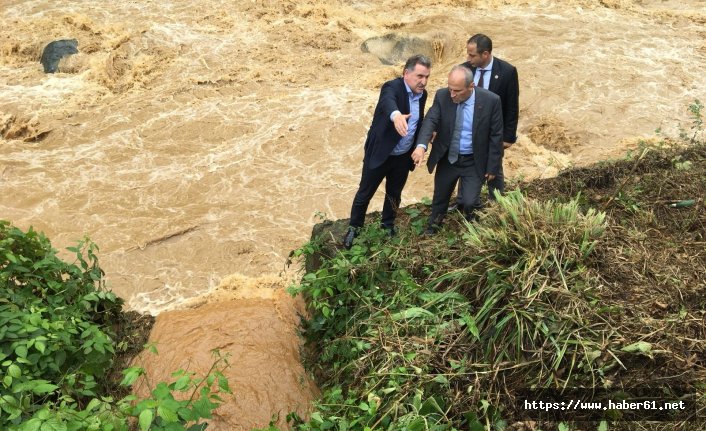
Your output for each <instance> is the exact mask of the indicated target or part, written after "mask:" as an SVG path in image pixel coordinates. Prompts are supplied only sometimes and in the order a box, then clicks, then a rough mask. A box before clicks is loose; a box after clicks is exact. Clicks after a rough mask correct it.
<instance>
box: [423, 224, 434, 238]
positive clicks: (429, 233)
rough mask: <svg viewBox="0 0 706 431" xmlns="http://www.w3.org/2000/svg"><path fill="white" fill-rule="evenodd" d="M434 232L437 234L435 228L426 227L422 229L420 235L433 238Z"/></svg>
mask: <svg viewBox="0 0 706 431" xmlns="http://www.w3.org/2000/svg"><path fill="white" fill-rule="evenodd" d="M436 232H437V228H435V227H434V226H427V228H426V229H424V233H423V234H422V235H424V236H434V235H436Z"/></svg>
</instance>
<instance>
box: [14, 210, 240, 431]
mask: <svg viewBox="0 0 706 431" xmlns="http://www.w3.org/2000/svg"><path fill="white" fill-rule="evenodd" d="M68 250H69V251H71V252H73V253H74V254H75V260H74V262H73V263H67V262H64V261H63V260H61V259H60V258H59V257H58V256H57V253H56V250H54V249H53V248H52V247H51V244H50V242H49V240H48V239H47V238H46V237H45V236H44V235H43V234H41V233H38V232H35V231H34V230H32V229H31V228H30V229H29V231H27V232H23V231H21V230H20V229H17V228H15V227H13V226H11V225H10V223H8V222H6V221H2V220H0V375H2V376H3V377H2V382H1V384H0V413H1V414H0V429H3V430H8V431H16V430H19V431H37V430H42V431H44V430H58V431H64V430H76V431H78V430H105V431H110V430H127V429H128V425H129V423H130V421H131V419H130V418H133V419H132V420H133V421H135V422H137V423H138V425H139V427H140V429H142V430H143V431H144V430H147V429H155V430H157V429H158V430H185V429H187V428H186V427H187V426H188V427H189V428H188V429H189V430H203V429H205V427H206V425H205V423H202V422H201V421H200V419H202V418H210V412H211V410H213V409H214V408H216V407H217V406H218V403H219V401H220V398H219V396H218V394H219V393H230V390H229V388H228V384H227V381H226V380H225V378H224V377H223V375H222V373H221V372H220V368H219V367H220V365H221V364H222V361H223V360H222V359H220V358H219V359H217V360H216V361H215V362H214V365H213V367H212V369H211V371H210V372H209V374H208V375H207V376H206V377H205V378H196V377H195V376H193V375H192V374H190V373H187V372H185V371H183V370H180V371H178V372H177V373H176V374H175V377H176V378H177V380H176V381H175V382H173V383H171V384H166V383H164V382H161V383H159V384H158V385H157V386H156V388H155V389H154V390H153V391H152V398H149V399H146V400H137V399H136V398H135V397H134V396H128V397H126V398H123V399H121V400H119V401H115V400H114V399H113V398H112V397H110V396H109V394H107V393H106V390H105V387H104V385H103V384H102V383H104V380H105V375H106V372H107V370H108V369H109V367H110V366H111V365H112V362H113V360H114V357H115V353H116V352H115V346H116V344H117V343H116V342H117V341H119V340H115V332H114V331H113V329H112V322H114V321H116V320H117V319H116V318H117V317H118V316H119V315H120V313H121V307H122V300H121V299H120V298H117V297H116V296H115V295H114V294H113V293H112V292H109V291H107V290H105V282H104V280H103V274H104V273H103V270H101V269H100V266H99V265H98V258H97V255H96V253H97V251H98V247H97V246H96V245H95V244H94V243H93V242H91V241H90V240H89V239H88V238H85V239H84V240H83V241H80V242H79V243H78V245H77V246H76V247H70V248H68ZM140 373H141V369H139V368H131V369H129V370H127V372H126V377H125V379H124V380H123V382H122V384H123V385H130V384H131V383H132V382H133V381H134V378H136V377H137V376H139V375H140ZM216 381H217V387H216V389H215V391H212V386H213V384H214V383H215V382H216ZM172 392H187V393H189V395H190V396H189V398H188V399H187V400H185V401H175V400H174V397H173V395H172Z"/></svg>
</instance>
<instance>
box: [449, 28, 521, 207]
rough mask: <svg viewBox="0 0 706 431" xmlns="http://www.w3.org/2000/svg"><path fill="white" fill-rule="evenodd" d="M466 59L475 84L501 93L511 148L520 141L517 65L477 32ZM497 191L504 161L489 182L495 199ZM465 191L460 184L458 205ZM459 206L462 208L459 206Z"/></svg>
mask: <svg viewBox="0 0 706 431" xmlns="http://www.w3.org/2000/svg"><path fill="white" fill-rule="evenodd" d="M466 54H467V56H468V57H467V59H468V61H466V62H465V63H463V65H464V66H466V67H468V68H470V69H471V72H473V82H474V84H475V86H476V87H480V88H484V89H486V90H489V91H490V92H492V93H495V94H497V95H498V96H500V103H501V104H502V111H503V149H508V148H510V146H511V145H512V144H514V143H515V142H517V119H518V116H519V113H520V104H519V98H520V84H519V79H518V77H517V68H515V66H513V65H512V64H510V63H508V62H507V61H505V60H502V59H500V58H497V57H495V56H493V41H492V40H491V39H490V38H489V37H488V36H486V35H484V34H481V33H478V34H474V35H473V36H471V37H470V38H469V39H468V41H467V42H466ZM495 190H497V191H498V192H500V193H503V192H504V191H505V177H504V175H503V169H502V164H501V165H500V172H499V173H498V175H497V176H496V177H495V179H493V180H492V181H488V197H489V199H491V200H493V199H495ZM461 194H462V190H461V186H459V191H458V196H459V199H458V201H457V205H453V206H452V207H451V210H455V209H456V207H457V206H458V204H459V203H460V202H459V201H460V196H461ZM459 209H460V208H459Z"/></svg>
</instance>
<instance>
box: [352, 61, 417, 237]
mask: <svg viewBox="0 0 706 431" xmlns="http://www.w3.org/2000/svg"><path fill="white" fill-rule="evenodd" d="M430 73H431V60H429V58H428V57H426V56H424V55H415V56H413V57H410V58H409V59H408V60H407V63H406V64H405V66H404V71H403V76H402V77H401V78H397V79H393V80H391V81H387V82H386V83H385V84H383V86H382V89H381V90H380V98H379V99H378V104H377V106H376V107H375V113H374V114H373V122H372V124H371V125H370V130H369V131H368V138H367V139H366V141H365V156H364V158H363V172H362V174H361V178H360V186H359V187H358V191H357V192H356V194H355V197H354V198H353V205H352V207H351V218H350V222H349V224H350V226H349V228H348V231H347V232H346V235H345V237H344V238H343V245H344V247H346V248H351V246H352V245H353V239H354V238H355V236H356V235H357V232H358V230H359V229H360V228H361V227H362V226H363V223H364V222H365V213H366V212H367V210H368V205H369V204H370V200H371V199H372V198H373V195H374V194H375V192H376V191H377V189H378V187H379V186H380V183H382V180H383V179H384V180H385V202H384V204H383V207H382V221H381V224H382V227H383V228H385V229H387V230H388V231H389V233H390V235H394V234H395V230H394V226H395V216H396V215H397V210H398V209H399V206H400V201H401V198H402V189H403V188H404V185H405V183H406V182H407V177H408V175H409V172H410V171H411V170H413V169H414V162H413V161H412V157H411V155H412V151H413V150H414V142H415V140H416V137H417V134H418V131H419V126H420V125H421V123H422V119H423V118H424V104H425V103H426V100H427V92H426V90H425V88H426V85H427V80H428V79H429V74H430Z"/></svg>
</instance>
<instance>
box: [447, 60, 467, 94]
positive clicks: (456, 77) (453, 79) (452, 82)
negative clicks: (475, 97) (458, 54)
mask: <svg viewBox="0 0 706 431" xmlns="http://www.w3.org/2000/svg"><path fill="white" fill-rule="evenodd" d="M448 89H449V94H450V96H451V100H453V101H454V103H462V102H465V101H466V100H468V98H469V97H471V94H473V72H471V69H469V68H467V67H465V66H460V65H459V66H454V67H453V68H452V69H451V72H449V78H448Z"/></svg>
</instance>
